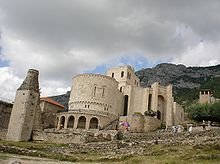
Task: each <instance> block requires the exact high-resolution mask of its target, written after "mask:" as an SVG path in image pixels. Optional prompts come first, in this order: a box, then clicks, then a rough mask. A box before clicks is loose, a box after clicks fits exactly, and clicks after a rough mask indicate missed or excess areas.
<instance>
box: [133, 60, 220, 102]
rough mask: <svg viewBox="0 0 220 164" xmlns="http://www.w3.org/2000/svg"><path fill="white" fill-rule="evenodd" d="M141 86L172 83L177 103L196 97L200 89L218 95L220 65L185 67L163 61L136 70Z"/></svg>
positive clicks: (219, 90) (219, 94)
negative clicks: (209, 90)
mask: <svg viewBox="0 0 220 164" xmlns="http://www.w3.org/2000/svg"><path fill="white" fill-rule="evenodd" d="M136 75H137V76H138V77H139V78H140V81H141V86H142V87H148V86H150V85H151V84H152V83H154V82H156V81H158V82H159V83H160V84H161V85H165V86H166V85H168V84H172V85H173V92H174V96H175V100H176V101H177V102H179V103H183V102H186V101H187V102H189V103H191V102H192V101H193V100H196V99H198V96H199V90H200V89H205V88H206V89H211V90H212V91H213V94H214V96H215V97H220V65H216V66H210V67H186V66H184V65H175V64H168V63H163V64H159V65H157V66H155V67H153V68H146V69H142V70H139V71H137V72H136Z"/></svg>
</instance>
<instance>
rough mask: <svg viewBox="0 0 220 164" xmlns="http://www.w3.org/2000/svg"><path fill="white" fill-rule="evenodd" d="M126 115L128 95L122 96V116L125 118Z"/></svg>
mask: <svg viewBox="0 0 220 164" xmlns="http://www.w3.org/2000/svg"><path fill="white" fill-rule="evenodd" d="M127 115H128V95H125V96H124V112H123V116H127Z"/></svg>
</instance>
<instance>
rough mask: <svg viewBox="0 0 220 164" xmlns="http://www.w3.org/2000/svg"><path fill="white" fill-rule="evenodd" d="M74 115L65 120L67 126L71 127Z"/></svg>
mask: <svg viewBox="0 0 220 164" xmlns="http://www.w3.org/2000/svg"><path fill="white" fill-rule="evenodd" d="M74 120H75V119H74V116H70V117H69V119H68V122H67V128H73V126H74Z"/></svg>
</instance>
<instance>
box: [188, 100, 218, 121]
mask: <svg viewBox="0 0 220 164" xmlns="http://www.w3.org/2000/svg"><path fill="white" fill-rule="evenodd" d="M187 113H188V116H189V118H191V119H193V120H195V121H202V120H207V121H208V120H210V121H214V122H220V103H219V102H216V103H214V104H207V103H206V104H199V103H197V104H193V105H192V106H190V107H189V108H188V110H187Z"/></svg>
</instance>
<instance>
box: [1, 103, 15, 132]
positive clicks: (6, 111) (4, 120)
mask: <svg viewBox="0 0 220 164" xmlns="http://www.w3.org/2000/svg"><path fill="white" fill-rule="evenodd" d="M12 107H13V104H11V103H7V102H4V101H1V100H0V122H1V123H0V129H7V128H8V124H9V120H10V116H11V111H12Z"/></svg>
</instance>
